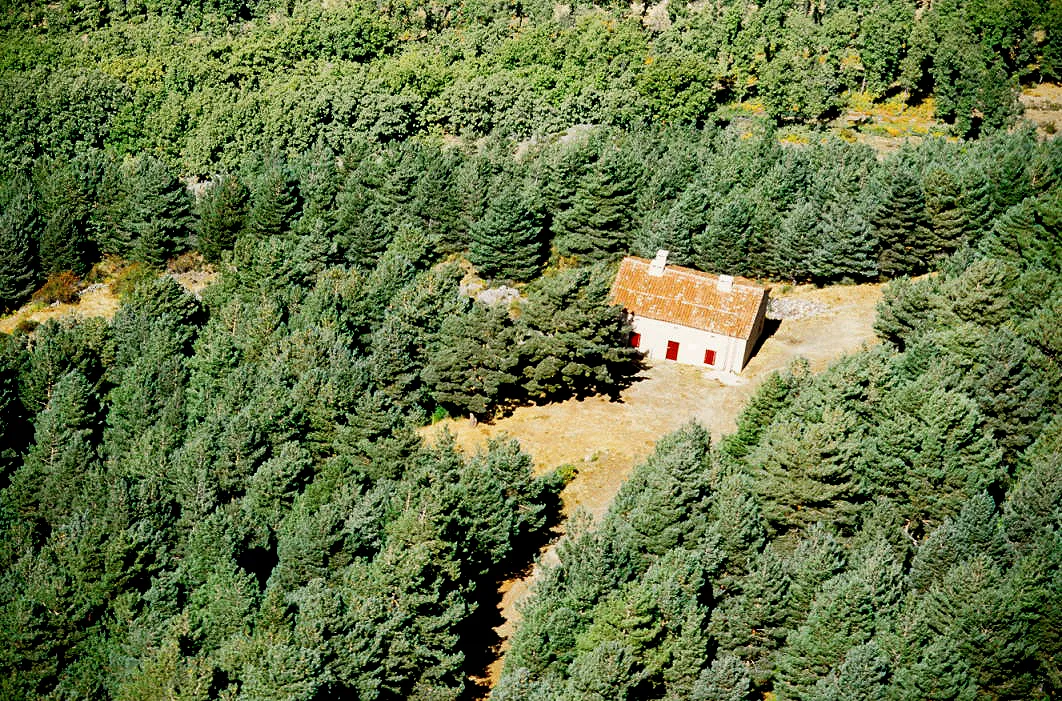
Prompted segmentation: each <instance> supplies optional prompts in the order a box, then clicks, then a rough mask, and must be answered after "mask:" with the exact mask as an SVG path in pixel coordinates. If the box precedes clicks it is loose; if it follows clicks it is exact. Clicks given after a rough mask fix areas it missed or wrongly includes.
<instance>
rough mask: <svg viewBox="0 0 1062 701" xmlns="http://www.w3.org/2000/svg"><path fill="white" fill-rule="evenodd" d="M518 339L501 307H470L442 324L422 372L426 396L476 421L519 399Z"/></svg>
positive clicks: (519, 338)
mask: <svg viewBox="0 0 1062 701" xmlns="http://www.w3.org/2000/svg"><path fill="white" fill-rule="evenodd" d="M522 335H523V332H522V331H521V329H519V328H518V327H517V326H516V325H515V324H513V322H512V320H511V319H510V318H509V312H508V310H507V309H505V308H503V307H501V306H498V307H493V308H485V307H482V306H480V305H476V306H475V307H473V308H472V311H471V312H470V313H468V314H464V315H462V316H454V317H450V318H448V319H446V320H445V321H443V324H442V327H441V328H440V330H439V336H438V339H437V341H436V346H435V347H434V348H432V349H431V350H430V358H429V360H428V364H427V366H426V367H425V368H424V371H423V377H424V381H425V382H426V383H427V384H428V386H429V387H430V388H431V394H432V397H433V398H434V399H435V401H436V402H437V403H438V404H440V405H442V406H448V407H452V408H454V409H456V410H457V411H458V412H460V413H471V414H475V415H477V416H489V415H490V414H491V412H492V411H493V409H494V407H496V406H499V405H501V406H504V405H505V404H507V403H509V402H512V401H513V400H515V399H517V398H519V396H520V394H521V392H520V390H519V385H518V380H519V374H518V373H519V367H518V362H519V360H518V358H517V356H516V354H515V353H513V349H514V348H516V347H517V346H518V345H519V344H520V342H521V341H522V338H521V337H522Z"/></svg>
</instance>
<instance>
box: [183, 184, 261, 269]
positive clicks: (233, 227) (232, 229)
mask: <svg viewBox="0 0 1062 701" xmlns="http://www.w3.org/2000/svg"><path fill="white" fill-rule="evenodd" d="M248 195H249V191H248V190H247V187H246V186H245V185H244V184H243V183H242V182H241V181H240V179H239V178H237V177H236V176H234V175H219V176H217V177H216V178H215V179H214V181H213V182H212V183H211V184H210V186H209V187H207V189H206V191H205V192H204V193H203V194H202V195H201V196H200V198H199V201H198V203H197V205H198V206H197V212H196V213H197V214H198V215H199V227H198V233H199V243H198V246H197V248H198V250H199V252H200V253H201V254H203V258H204V259H205V260H207V261H208V262H210V263H217V262H219V261H220V260H221V255H222V253H223V252H224V251H231V250H232V248H233V246H235V245H236V239H237V237H238V236H239V234H240V231H242V230H243V228H244V220H245V218H246V216H247V198H248Z"/></svg>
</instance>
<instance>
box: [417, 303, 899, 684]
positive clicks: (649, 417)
mask: <svg viewBox="0 0 1062 701" xmlns="http://www.w3.org/2000/svg"><path fill="white" fill-rule="evenodd" d="M881 288H882V285H879V284H874V285H841V286H835V287H829V288H823V289H818V288H815V287H812V286H800V287H797V288H795V289H793V290H791V291H788V292H785V293H781V292H780V291H776V292H774V293H772V297H773V298H775V299H784V300H788V301H791V302H793V303H795V304H791V305H790V308H794V307H795V308H797V309H800V308H803V309H805V310H807V311H806V312H805V313H807V314H810V315H809V316H806V317H805V318H796V319H792V318H791V319H783V320H781V321H780V322H774V323H772V324H771V325H770V327H769V328H768V332H770V334H771V335H770V336H769V337H768V338H767V339H766V340H765V341H764V342H763V344H762V346H761V348H760V349H759V351H758V352H757V353H756V355H755V356H754V357H753V358H752V360H750V361H749V364H748V366H747V367H746V368H745V370H744V372H743V373H742V374H741V375H740V376H735V375H732V374H729V373H723V372H714V371H710V370H705V369H702V368H699V367H693V366H685V365H678V364H676V363H671V362H667V361H661V362H658V363H656V364H654V365H652V366H650V367H649V368H648V369H647V370H646V371H645V372H644V373H642V375H641V377H640V378H639V380H638V381H636V382H635V383H634V384H633V385H631V387H629V388H628V389H627V390H625V391H624V392H623V394H622V395H621V397H620V400H619V401H616V402H613V401H609V400H608V399H607V398H605V397H591V398H589V399H583V400H570V401H566V402H561V403H558V404H551V405H548V406H532V407H521V408H519V409H517V410H516V411H514V412H513V414H512V415H511V416H508V417H505V418H503V419H499V420H497V421H495V422H493V423H489V424H485V423H480V424H478V425H475V426H473V425H472V424H471V422H470V421H468V420H466V419H459V420H455V419H448V420H446V421H443V422H440V423H438V424H435V425H434V426H431V427H428V428H425V429H424V434H425V436H426V437H428V438H429V440H430V439H431V437H432V436H435V435H437V434H438V432H440V431H443V430H448V431H450V432H451V433H452V434H454V436H455V438H456V441H457V445H458V446H459V447H460V448H461V449H462V450H464V451H466V452H474V451H475V450H477V449H478V448H480V447H481V446H483V444H484V443H486V441H487V439H489V438H492V437H497V436H511V437H514V438H516V439H517V440H519V441H520V445H521V446H522V447H523V449H524V450H525V451H526V452H528V453H529V454H530V455H531V456H532V457H533V458H534V462H535V469H536V471H538V472H540V473H541V472H546V471H548V470H552V469H554V468H556V467H558V466H560V465H565V464H570V465H573V466H574V467H575V468H576V476H575V479H573V480H572V481H571V483H569V484H568V486H567V487H566V488H565V489H564V491H563V493H562V494H561V498H562V500H563V503H564V514H565V516H569V515H571V513H572V512H573V511H574V510H575V509H577V508H582V509H585V510H587V511H588V512H589V513H590V514H592V515H593V516H594V518H595V519H597V518H600V517H601V516H602V515H603V514H604V513H605V511H606V510H607V509H608V506H609V504H610V503H611V502H612V499H613V497H615V495H616V492H617V491H618V490H619V488H620V485H622V484H623V482H624V481H625V480H626V479H627V477H628V475H629V474H630V471H631V469H632V468H633V466H634V465H635V464H637V463H638V462H639V461H640V460H642V459H644V458H645V457H646V456H647V455H648V454H649V453H650V452H651V451H652V449H653V445H654V444H655V443H656V441H657V440H658V439H659V438H660V437H661V436H663V435H664V434H667V433H669V432H671V431H674V430H675V429H677V428H679V427H680V426H682V425H683V424H685V423H687V422H688V421H690V420H696V421H699V422H701V423H702V424H704V425H705V426H706V427H707V428H708V429H709V430H710V431H711V433H712V437H713V439H718V438H719V437H720V436H721V435H723V434H726V433H729V432H731V431H732V430H733V429H734V427H735V425H736V423H735V422H736V419H737V416H738V414H739V413H740V411H741V409H742V407H743V406H744V405H745V402H746V401H747V400H748V398H749V397H750V396H751V395H752V393H753V392H754V391H755V390H756V388H757V387H758V386H759V384H760V382H762V381H763V379H764V378H766V377H767V376H768V375H770V374H771V373H773V372H775V371H777V370H781V369H783V368H785V367H786V366H788V365H789V363H791V362H792V361H793V360H794V359H796V358H799V357H803V358H807V359H808V361H809V362H810V364H811V367H812V369H813V370H820V369H822V368H823V367H825V366H826V365H827V364H828V363H829V362H830V361H832V360H835V359H836V358H838V357H840V356H841V355H844V354H846V353H851V352H854V351H857V350H859V349H860V348H861V347H863V346H866V345H869V344H873V343H874V342H875V339H874V331H873V323H874V317H875V305H876V304H877V302H878V301H879V300H880V299H881ZM559 530H560V531H563V524H561V527H560V528H559ZM554 558H555V555H554V553H553V549H552V547H550V548H547V549H546V550H545V551H544V552H543V554H542V557H541V560H542V561H545V562H549V561H551V560H552V559H554ZM537 572H538V567H537V565H536V566H535V567H534V568H533V569H532V571H531V573H530V574H529V575H528V576H527V577H524V578H522V579H517V580H512V581H509V582H506V583H505V584H504V585H503V586H502V588H501V590H500V591H499V595H500V596H501V602H500V604H499V610H500V611H501V615H502V618H503V619H504V623H502V625H500V626H498V627H497V628H495V629H494V630H495V633H496V634H497V636H498V637H499V638H501V639H502V641H506V640H507V639H508V637H509V635H510V634H511V632H512V627H513V624H514V623H516V622H517V621H518V619H519V614H518V611H517V607H518V605H519V603H520V602H521V601H522V600H523V599H524V598H526V597H527V595H528V593H529V591H530V587H531V585H532V584H533V582H534V579H535V577H536V575H537ZM504 649H505V642H503V643H502V644H501V646H500V650H499V651H498V652H499V654H502V653H503V652H504ZM501 664H502V661H501V659H500V658H499V659H498V660H497V661H496V662H495V663H494V664H492V665H491V667H490V668H489V669H488V670H487V674H486V676H485V677H483V678H479V679H476V680H475V681H476V682H478V683H479V684H481V685H489V686H493V684H494V682H495V681H497V678H498V676H499V674H500V672H501Z"/></svg>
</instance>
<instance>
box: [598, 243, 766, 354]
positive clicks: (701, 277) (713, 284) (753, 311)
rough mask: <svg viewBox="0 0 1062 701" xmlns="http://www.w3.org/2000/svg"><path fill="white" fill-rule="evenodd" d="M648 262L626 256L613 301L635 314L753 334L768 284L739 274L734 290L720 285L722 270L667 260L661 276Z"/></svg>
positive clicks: (731, 333) (727, 333)
mask: <svg viewBox="0 0 1062 701" xmlns="http://www.w3.org/2000/svg"><path fill="white" fill-rule="evenodd" d="M649 263H650V262H649V261H647V260H645V259H644V258H635V257H633V256H630V257H627V258H624V259H623V262H622V263H620V268H619V272H618V273H616V280H615V282H613V283H612V293H611V295H610V297H611V300H612V303H613V304H618V305H620V306H622V307H623V308H625V309H626V310H627V311H628V312H630V313H631V314H634V315H636V316H641V317H645V318H648V319H657V320H659V321H669V322H671V323H673V324H681V325H682V326H690V327H693V328H695V329H701V330H703V331H711V332H712V333H718V334H722V335H724V336H730V337H732V338H741V339H748V338H749V336H751V335H752V330H753V329H754V328H755V326H756V316H757V314H758V313H759V309H760V304H761V303H762V302H763V299H764V297H766V296H767V294H768V292H770V289H769V288H767V287H763V286H762V285H757V284H756V283H755V282H753V281H752V280H747V279H745V278H741V277H735V278H734V284H733V287H732V288H731V290H730V291H729V292H724V291H721V290H720V289H719V276H718V275H712V274H710V273H702V272H700V271H699V270H690V269H689V268H682V267H679V266H677V265H668V266H667V267H666V268H664V273H663V275H661V276H659V277H656V276H653V275H650V274H649Z"/></svg>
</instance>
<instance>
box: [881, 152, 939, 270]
mask: <svg viewBox="0 0 1062 701" xmlns="http://www.w3.org/2000/svg"><path fill="white" fill-rule="evenodd" d="M887 187H888V195H887V198H886V200H885V202H884V204H883V205H882V206H881V209H880V210H879V211H878V213H877V215H876V216H875V217H874V218H873V220H872V223H873V226H874V232H875V234H876V236H877V238H878V241H879V245H880V247H881V252H880V254H879V260H878V265H879V268H880V269H881V272H882V274H883V275H885V276H887V277H898V276H900V275H910V274H917V273H921V272H924V271H926V270H928V269H929V265H930V263H931V259H930V255H931V252H932V248H931V241H930V236H931V233H930V229H929V224H930V222H929V217H928V216H927V215H926V205H925V196H924V194H923V193H922V186H921V184H920V183H919V182H918V180H917V179H916V178H915V175H914V173H913V172H912V170H911V167H910V166H906V165H904V164H899V163H898V164H897V165H896V167H895V168H894V170H893V172H892V173H891V174H890V176H889V181H888V184H887Z"/></svg>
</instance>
